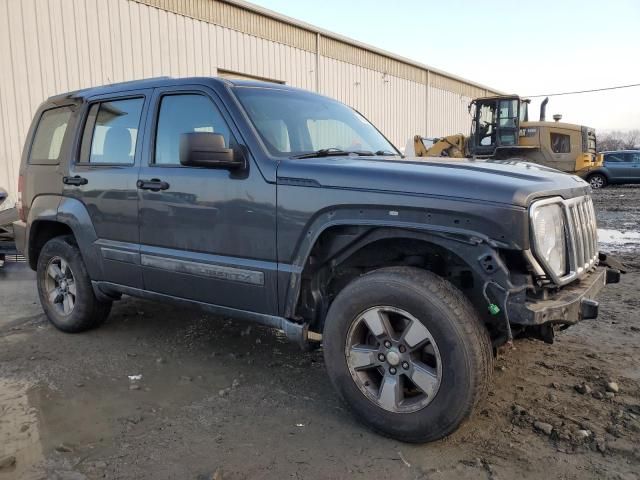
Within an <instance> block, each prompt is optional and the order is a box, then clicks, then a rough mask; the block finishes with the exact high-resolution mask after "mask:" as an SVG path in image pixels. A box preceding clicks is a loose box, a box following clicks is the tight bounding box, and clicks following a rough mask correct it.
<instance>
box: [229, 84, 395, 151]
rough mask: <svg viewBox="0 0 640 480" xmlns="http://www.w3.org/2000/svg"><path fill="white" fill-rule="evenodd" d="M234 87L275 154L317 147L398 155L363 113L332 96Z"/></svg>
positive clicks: (312, 149)
mask: <svg viewBox="0 0 640 480" xmlns="http://www.w3.org/2000/svg"><path fill="white" fill-rule="evenodd" d="M234 92H235V94H236V96H237V97H238V99H239V100H240V103H241V104H242V106H243V107H244V109H245V110H246V112H247V114H248V115H249V118H250V120H251V122H252V123H253V125H254V126H255V128H256V130H257V131H258V133H259V134H260V137H261V138H262V141H263V142H264V144H265V146H266V147H267V149H268V150H269V153H271V155H273V156H276V157H293V156H299V155H304V154H309V153H313V152H318V151H320V150H324V151H325V152H326V151H327V150H328V151H343V152H355V153H358V152H359V153H360V154H362V153H363V152H364V153H366V152H368V153H369V154H378V155H384V154H387V155H389V154H393V155H399V153H398V151H397V150H396V148H395V147H394V146H393V145H392V144H391V143H390V142H389V141H388V140H387V139H385V138H384V136H383V135H382V134H381V133H380V132H379V131H378V130H376V128H375V127H374V126H373V125H371V124H370V123H369V122H368V121H367V120H366V119H365V118H364V117H363V116H362V115H360V114H359V113H358V112H356V111H355V110H353V109H352V108H349V107H347V106H346V105H344V104H342V103H340V102H337V101H335V100H331V99H329V98H326V97H322V96H320V95H315V94H313V93H309V92H304V91H295V90H279V89H270V88H253V87H235V88H234Z"/></svg>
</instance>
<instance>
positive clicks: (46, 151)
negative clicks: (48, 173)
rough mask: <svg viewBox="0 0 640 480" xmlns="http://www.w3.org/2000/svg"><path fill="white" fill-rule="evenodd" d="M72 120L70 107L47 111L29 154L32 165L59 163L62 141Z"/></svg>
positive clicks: (41, 118) (39, 124) (42, 117)
mask: <svg viewBox="0 0 640 480" xmlns="http://www.w3.org/2000/svg"><path fill="white" fill-rule="evenodd" d="M70 118H71V108H70V107H60V108H53V109H51V110H47V111H46V112H44V113H43V114H42V116H41V117H40V122H39V123H38V128H37V129H36V134H35V136H34V138H33V145H32V146H31V152H30V154H29V163H31V164H57V163H59V158H60V150H61V148H62V140H63V139H64V134H65V132H66V131H67V125H68V124H69V119H70Z"/></svg>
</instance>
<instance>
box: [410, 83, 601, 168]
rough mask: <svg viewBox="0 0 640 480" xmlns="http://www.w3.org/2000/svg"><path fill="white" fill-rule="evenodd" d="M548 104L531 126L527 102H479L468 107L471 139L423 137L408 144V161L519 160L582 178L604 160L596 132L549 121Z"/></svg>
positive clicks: (500, 99) (502, 99)
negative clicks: (437, 158) (422, 159)
mask: <svg viewBox="0 0 640 480" xmlns="http://www.w3.org/2000/svg"><path fill="white" fill-rule="evenodd" d="M548 101H549V99H548V98H545V99H544V101H543V102H542V104H541V106H540V120H539V121H533V122H531V121H529V103H530V100H528V99H521V98H520V97H518V96H517V95H509V96H494V97H483V98H477V99H475V100H473V101H472V102H471V104H470V105H469V113H470V114H471V115H472V122H471V135H470V136H469V137H465V136H464V135H462V134H458V135H450V136H447V137H442V138H436V139H427V138H423V137H421V136H419V135H416V136H415V137H414V138H413V141H411V140H410V141H409V144H408V145H407V151H406V152H405V154H406V155H407V156H414V155H415V156H417V157H453V158H462V157H473V158H490V159H496V160H505V159H514V158H519V159H522V160H525V161H528V162H533V163H539V164H541V165H546V166H548V167H552V168H555V169H557V170H562V171H564V172H570V173H574V174H576V175H579V176H581V177H583V178H586V177H587V176H588V175H589V172H590V171H592V170H593V169H595V168H596V167H599V166H601V164H602V159H601V158H599V157H597V156H596V134H595V130H594V129H593V128H589V127H585V126H582V125H574V124H570V123H562V122H560V120H561V118H562V117H561V115H554V120H555V121H554V122H548V121H546V107H547V102H548Z"/></svg>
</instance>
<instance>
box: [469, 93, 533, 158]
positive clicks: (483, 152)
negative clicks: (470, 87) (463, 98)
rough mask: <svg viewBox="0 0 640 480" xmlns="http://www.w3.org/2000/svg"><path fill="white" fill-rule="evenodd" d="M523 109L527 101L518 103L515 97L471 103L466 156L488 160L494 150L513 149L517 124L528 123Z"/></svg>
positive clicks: (526, 113)
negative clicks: (467, 154) (470, 121)
mask: <svg viewBox="0 0 640 480" xmlns="http://www.w3.org/2000/svg"><path fill="white" fill-rule="evenodd" d="M527 107H528V101H521V99H520V97H518V96H517V95H512V96H498V97H484V98H477V99H475V100H473V101H472V102H471V104H470V105H469V113H470V114H471V115H472V123H471V136H470V137H469V153H470V154H471V155H473V156H479V157H489V156H493V155H494V154H495V152H496V149H499V148H504V147H513V146H517V145H518V132H519V127H520V122H521V121H527V120H528V108H527Z"/></svg>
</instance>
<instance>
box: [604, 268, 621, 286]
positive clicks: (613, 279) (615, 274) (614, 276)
mask: <svg viewBox="0 0 640 480" xmlns="http://www.w3.org/2000/svg"><path fill="white" fill-rule="evenodd" d="M619 282H620V270H617V269H615V268H607V277H606V283H607V285H609V284H610V283H619Z"/></svg>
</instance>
